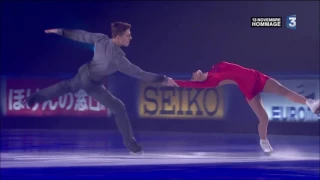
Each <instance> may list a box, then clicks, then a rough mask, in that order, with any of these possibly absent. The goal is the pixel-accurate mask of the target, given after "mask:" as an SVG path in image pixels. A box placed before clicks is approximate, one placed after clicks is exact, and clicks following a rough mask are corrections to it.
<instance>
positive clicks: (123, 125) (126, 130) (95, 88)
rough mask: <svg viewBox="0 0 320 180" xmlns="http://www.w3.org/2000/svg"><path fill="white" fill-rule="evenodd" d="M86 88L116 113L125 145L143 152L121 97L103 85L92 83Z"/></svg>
mask: <svg viewBox="0 0 320 180" xmlns="http://www.w3.org/2000/svg"><path fill="white" fill-rule="evenodd" d="M87 87H88V88H85V90H86V92H87V93H88V94H89V95H90V96H92V97H93V98H95V99H96V100H97V101H99V102H100V103H101V104H102V105H104V106H105V107H107V108H109V109H110V110H111V111H112V112H113V113H114V114H115V120H116V124H117V126H118V129H119V131H120V133H121V135H122V137H123V141H124V145H125V146H126V148H127V149H129V150H130V151H131V152H133V153H140V152H142V148H141V147H140V146H139V145H138V143H137V142H136V140H135V138H134V135H133V132H132V127H131V123H130V120H129V117H128V114H127V112H126V109H125V105H124V104H123V103H122V102H121V100H120V99H118V98H116V97H115V96H113V95H112V94H111V93H110V92H109V91H108V90H107V89H106V88H105V87H104V86H103V85H96V84H94V85H93V84H92V85H90V86H87Z"/></svg>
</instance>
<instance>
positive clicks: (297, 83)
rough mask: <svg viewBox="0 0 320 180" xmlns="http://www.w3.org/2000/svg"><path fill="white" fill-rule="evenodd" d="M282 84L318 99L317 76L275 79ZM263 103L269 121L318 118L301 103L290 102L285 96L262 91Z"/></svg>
mask: <svg viewBox="0 0 320 180" xmlns="http://www.w3.org/2000/svg"><path fill="white" fill-rule="evenodd" d="M277 80H278V81H279V82H280V83H281V84H282V85H284V86H285V87H287V88H289V89H290V90H293V91H294V92H296V93H298V94H300V95H302V96H304V97H307V98H311V99H319V97H320V96H319V91H320V89H319V77H315V78H305V79H290V80H287V79H285V80H282V79H277ZM262 101H263V105H264V107H265V109H266V111H267V113H268V116H269V120H270V121H284V122H316V121H319V120H320V117H319V116H318V115H315V114H313V113H312V112H311V111H310V109H309V108H308V107H307V106H306V105H303V104H298V103H294V102H291V101H290V100H288V99H287V98H285V97H281V96H278V95H274V94H267V93H262Z"/></svg>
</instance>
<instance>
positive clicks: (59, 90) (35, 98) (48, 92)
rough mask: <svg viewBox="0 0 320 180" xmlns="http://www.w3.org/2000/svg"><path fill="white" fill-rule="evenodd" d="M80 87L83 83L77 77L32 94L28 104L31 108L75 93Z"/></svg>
mask: <svg viewBox="0 0 320 180" xmlns="http://www.w3.org/2000/svg"><path fill="white" fill-rule="evenodd" d="M80 87H81V82H80V79H79V77H78V75H77V76H75V77H74V78H72V79H68V80H65V81H61V82H59V83H56V84H54V85H51V86H49V87H46V88H44V89H41V90H40V91H38V92H35V93H33V94H31V95H30V96H29V97H28V98H27V100H26V102H27V103H28V105H29V106H30V107H31V106H33V105H34V104H35V103H40V102H44V101H47V100H50V99H53V98H55V97H58V96H60V95H63V94H66V93H69V92H75V91H77V90H79V89H80Z"/></svg>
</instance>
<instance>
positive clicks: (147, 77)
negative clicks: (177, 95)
mask: <svg viewBox="0 0 320 180" xmlns="http://www.w3.org/2000/svg"><path fill="white" fill-rule="evenodd" d="M117 63H118V70H119V71H120V72H122V73H124V74H126V75H129V76H132V77H134V78H137V79H140V80H143V81H146V82H153V83H162V84H163V85H169V86H176V84H175V83H174V81H173V80H172V78H169V77H166V76H164V75H159V74H155V73H151V72H147V71H144V70H142V69H141V68H139V67H138V66H136V65H135V64H132V63H131V62H130V61H129V60H128V59H127V58H126V57H125V56H120V57H119V59H118V60H117Z"/></svg>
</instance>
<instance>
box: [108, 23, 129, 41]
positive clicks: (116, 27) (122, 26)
mask: <svg viewBox="0 0 320 180" xmlns="http://www.w3.org/2000/svg"><path fill="white" fill-rule="evenodd" d="M128 29H131V24H129V23H125V22H114V23H111V33H112V38H115V37H116V36H117V35H119V36H121V35H122V34H123V33H124V32H125V31H126V30H128Z"/></svg>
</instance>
